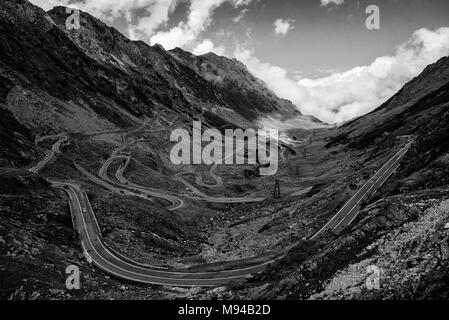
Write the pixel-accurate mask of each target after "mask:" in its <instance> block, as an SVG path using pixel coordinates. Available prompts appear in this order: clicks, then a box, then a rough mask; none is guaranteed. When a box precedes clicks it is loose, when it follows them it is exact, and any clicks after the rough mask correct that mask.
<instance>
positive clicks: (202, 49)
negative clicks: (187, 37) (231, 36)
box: [192, 39, 226, 55]
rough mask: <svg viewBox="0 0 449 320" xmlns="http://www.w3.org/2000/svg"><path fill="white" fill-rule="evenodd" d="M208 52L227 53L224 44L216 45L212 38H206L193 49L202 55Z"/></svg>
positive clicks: (195, 52) (196, 53)
mask: <svg viewBox="0 0 449 320" xmlns="http://www.w3.org/2000/svg"><path fill="white" fill-rule="evenodd" d="M208 52H214V53H216V54H218V55H225V54H226V49H225V48H224V47H223V46H218V47H217V46H215V45H214V43H213V42H212V40H210V39H204V40H203V41H202V42H200V43H199V44H198V45H197V46H196V47H195V48H194V49H193V51H192V53H193V54H195V55H202V54H206V53H208Z"/></svg>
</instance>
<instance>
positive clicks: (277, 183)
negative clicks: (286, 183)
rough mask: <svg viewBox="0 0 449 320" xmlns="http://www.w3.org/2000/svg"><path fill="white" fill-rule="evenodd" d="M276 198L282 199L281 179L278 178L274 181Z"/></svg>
mask: <svg viewBox="0 0 449 320" xmlns="http://www.w3.org/2000/svg"><path fill="white" fill-rule="evenodd" d="M274 198H275V199H280V198H281V186H280V181H279V179H276V181H275V183H274Z"/></svg>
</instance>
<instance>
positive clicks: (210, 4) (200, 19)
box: [150, 0, 254, 50]
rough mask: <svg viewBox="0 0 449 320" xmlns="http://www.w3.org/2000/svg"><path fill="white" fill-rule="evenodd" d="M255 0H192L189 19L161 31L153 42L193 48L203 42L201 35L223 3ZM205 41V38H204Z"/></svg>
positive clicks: (165, 45) (171, 46)
mask: <svg viewBox="0 0 449 320" xmlns="http://www.w3.org/2000/svg"><path fill="white" fill-rule="evenodd" d="M252 1H254V0H190V8H189V13H188V17H187V21H186V22H184V21H182V22H180V23H179V24H178V25H177V26H175V27H173V28H172V29H170V30H168V31H160V32H158V33H156V34H155V35H153V36H152V37H151V39H150V42H151V44H156V43H159V44H161V45H163V46H164V47H165V48H166V49H173V48H175V47H182V48H184V49H187V50H188V49H191V50H193V48H195V47H198V45H200V44H201V42H202V41H201V40H200V35H201V33H202V32H203V31H205V30H206V29H207V28H208V27H209V26H210V24H211V22H212V14H213V12H214V11H215V9H217V8H218V7H219V6H221V5H222V4H223V3H225V2H228V3H231V4H232V5H233V6H234V7H235V8H240V7H242V6H248V5H249V4H250V3H251V2H252ZM203 41H204V40H203Z"/></svg>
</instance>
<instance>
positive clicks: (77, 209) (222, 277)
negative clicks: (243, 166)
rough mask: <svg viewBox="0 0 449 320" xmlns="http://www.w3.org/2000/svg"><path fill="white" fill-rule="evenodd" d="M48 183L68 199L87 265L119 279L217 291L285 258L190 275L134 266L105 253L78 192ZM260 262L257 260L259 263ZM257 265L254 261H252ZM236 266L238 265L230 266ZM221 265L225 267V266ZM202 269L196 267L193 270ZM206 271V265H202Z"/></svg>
mask: <svg viewBox="0 0 449 320" xmlns="http://www.w3.org/2000/svg"><path fill="white" fill-rule="evenodd" d="M51 183H52V184H53V185H54V186H55V187H57V188H61V189H63V190H65V191H66V192H67V193H68V195H69V198H70V210H71V215H72V222H73V225H74V228H75V229H76V231H77V232H78V233H79V235H80V241H81V246H82V248H83V250H84V252H85V256H86V258H87V260H88V261H90V262H92V263H93V264H94V265H96V266H97V267H98V268H100V269H101V270H103V271H105V272H106V273H108V274H111V275H113V276H116V277H118V278H121V279H125V280H129V281H133V282H139V283H147V284H156V285H166V286H182V287H198V286H199V287H217V286H224V285H230V284H234V283H241V282H244V281H246V279H247V278H248V277H250V276H251V275H252V274H255V273H259V272H261V271H263V270H264V269H265V268H266V267H267V266H268V265H269V264H271V263H273V262H274V261H276V260H277V259H279V258H281V257H282V256H283V255H284V254H283V253H282V254H279V255H277V256H276V257H274V256H272V257H271V259H269V260H268V258H267V259H266V260H267V261H263V262H262V261H259V262H258V263H256V264H253V265H250V263H248V261H243V260H242V263H241V264H242V267H240V268H233V269H229V270H222V271H211V272H189V271H188V270H169V269H168V268H167V267H164V266H151V265H144V264H141V263H136V262H133V261H132V260H131V259H128V258H125V257H123V256H122V255H119V254H117V253H115V252H113V250H111V249H108V246H107V245H105V244H104V242H103V241H102V237H101V231H100V228H99V226H98V222H97V220H96V217H95V213H94V212H93V210H92V207H91V205H90V202H89V199H88V197H87V195H86V193H85V192H84V191H82V190H81V188H80V187H79V186H78V185H76V184H73V183H69V182H56V181H51ZM259 260H260V259H259ZM254 261H257V260H254ZM232 263H233V265H238V261H234V262H232ZM223 264H226V262H224V263H223ZM198 267H201V266H196V269H198ZM204 267H207V265H204Z"/></svg>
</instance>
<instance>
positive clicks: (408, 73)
mask: <svg viewBox="0 0 449 320" xmlns="http://www.w3.org/2000/svg"><path fill="white" fill-rule="evenodd" d="M234 55H235V57H236V58H237V59H239V60H241V61H242V62H243V63H245V64H246V65H247V66H248V69H249V70H250V71H251V72H252V73H253V74H254V75H255V76H257V77H259V78H260V79H262V80H263V81H264V82H265V83H266V84H267V85H268V87H269V88H270V89H271V90H273V91H274V92H275V93H276V94H277V95H278V96H280V97H282V98H286V99H289V100H291V101H292V102H293V103H294V104H295V105H296V106H297V107H298V108H299V110H300V111H302V112H303V113H305V114H311V115H314V116H316V117H318V118H320V119H322V120H324V121H326V122H329V123H336V122H342V121H346V120H349V119H352V118H354V117H357V116H360V115H363V114H366V113H368V112H370V111H372V110H374V109H375V108H377V107H378V106H380V105H381V104H382V103H383V102H385V101H386V100H388V99H389V98H390V97H391V96H392V95H394V94H395V93H396V92H397V91H399V90H400V89H401V87H402V86H403V85H404V84H405V83H406V82H408V81H410V80H411V79H412V78H413V77H415V76H417V75H419V74H420V73H421V72H422V71H423V69H424V68H425V67H426V66H427V65H429V64H431V63H434V62H435V61H437V60H438V59H439V58H441V57H443V56H448V55H449V28H440V29H437V30H434V31H432V30H428V29H420V30H417V31H416V32H414V33H413V35H412V36H411V38H410V39H409V40H408V41H407V42H406V43H404V44H402V45H400V46H398V47H397V48H396V50H395V54H394V55H392V56H384V57H379V58H377V59H375V61H373V62H372V63H371V64H370V65H367V66H360V67H356V68H353V69H351V70H348V71H345V72H339V73H333V74H331V75H330V76H327V77H323V78H319V79H308V78H302V79H299V80H297V79H296V80H295V79H292V78H290V77H289V76H288V74H287V71H286V70H284V69H282V68H280V67H278V66H274V65H272V64H269V63H265V62H262V61H260V60H259V59H258V58H257V57H256V56H255V55H254V51H253V50H251V49H248V48H237V50H236V51H235V53H234Z"/></svg>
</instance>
